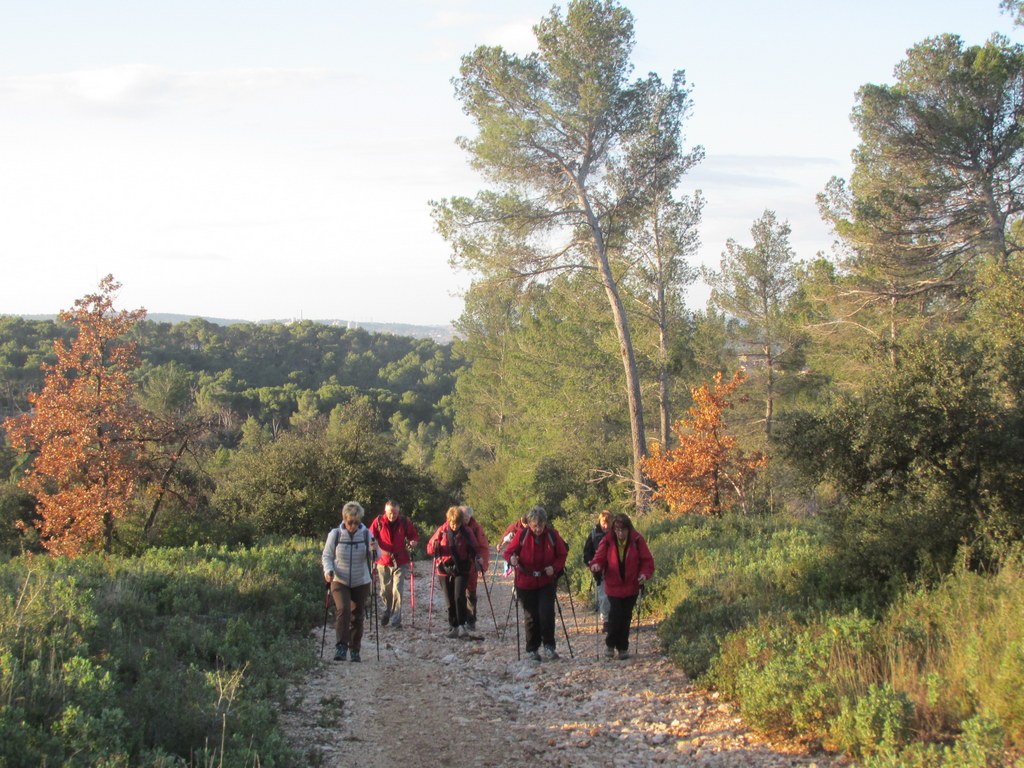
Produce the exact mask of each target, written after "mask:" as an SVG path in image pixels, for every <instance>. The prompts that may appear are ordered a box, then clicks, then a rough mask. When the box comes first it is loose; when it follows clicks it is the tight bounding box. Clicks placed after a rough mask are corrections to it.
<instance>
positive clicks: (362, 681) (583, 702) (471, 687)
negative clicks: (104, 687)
mask: <svg viewBox="0 0 1024 768" xmlns="http://www.w3.org/2000/svg"><path fill="white" fill-rule="evenodd" d="M429 570H430V564H429V562H427V561H420V562H418V563H417V564H416V578H415V585H416V608H415V612H414V614H413V615H409V608H408V604H407V606H406V616H405V626H403V627H402V628H401V629H392V628H390V627H381V628H380V635H379V637H380V661H377V652H376V646H375V643H374V629H373V625H372V624H371V625H370V626H369V628H368V632H367V633H366V637H364V639H363V649H362V658H363V662H362V663H360V664H353V663H351V662H334V661H331V658H332V656H333V647H334V635H333V629H332V628H331V627H328V630H327V646H326V648H325V650H324V657H325V658H324V661H322V662H321V663H320V665H319V667H318V669H317V670H316V671H315V672H314V674H313V675H312V676H311V677H310V679H309V680H307V681H306V682H305V683H304V684H303V685H301V686H298V687H296V688H294V689H293V690H292V691H291V694H290V697H289V702H290V705H289V706H288V708H287V711H285V712H283V713H282V721H283V725H284V728H285V732H286V733H287V735H288V738H289V740H290V741H291V742H292V743H293V744H294V745H295V746H296V747H297V748H299V749H300V750H301V751H302V753H303V754H304V755H305V756H306V764H307V765H310V766H324V767H325V768H349V767H350V766H353V765H358V766H360V768H395V766H419V765H430V766H463V765H465V766H475V767H480V766H523V765H531V764H541V765H545V766H566V768H568V766H583V767H586V766H601V767H603V766H609V767H610V766H615V768H622V767H623V766H630V767H632V766H661V765H666V766H695V767H696V766H702V767H704V768H718V767H720V768H725V767H726V766H730V767H731V766H750V767H756V768H769V767H776V766H808V767H809V766H818V768H823V767H824V766H831V765H839V764H840V763H839V761H837V760H836V759H835V758H833V757H831V756H828V755H808V754H807V753H806V752H805V751H803V750H801V749H800V748H799V747H798V746H796V745H793V744H786V743H778V742H770V741H768V740H766V739H764V738H763V737H760V736H758V735H756V734H753V733H750V732H749V731H748V730H747V729H746V728H745V727H744V726H743V724H742V723H741V722H740V720H739V718H737V717H736V716H735V714H734V712H733V710H732V709H731V707H729V706H728V705H726V704H723V703H720V702H719V701H717V700H716V698H715V697H714V696H710V695H708V694H705V693H702V692H700V691H697V690H695V689H694V688H693V687H692V686H691V685H690V682H689V680H688V679H687V678H686V676H685V675H684V674H683V673H682V672H681V671H679V670H678V669H677V668H675V667H674V666H672V665H671V664H670V663H669V661H668V660H667V659H666V658H665V657H664V656H662V655H661V653H660V652H659V651H658V649H657V647H656V637H655V633H654V627H653V625H651V624H646V625H641V627H640V632H639V643H638V646H639V647H638V648H637V647H636V645H637V643H636V642H635V641H636V637H637V636H636V633H635V632H634V634H633V635H631V637H630V643H631V645H633V647H632V648H631V650H634V651H637V650H638V651H639V652H638V653H636V654H635V655H634V656H633V657H632V658H630V659H627V660H625V661H607V660H605V659H604V658H603V650H604V648H603V635H599V634H596V633H595V623H594V612H593V609H592V608H591V607H589V606H582V605H579V604H578V601H577V604H576V605H575V611H576V619H577V620H578V622H579V631H577V630H576V627H575V624H574V621H573V613H572V609H571V606H570V603H569V600H568V596H567V595H566V594H565V593H564V592H560V593H559V600H560V605H561V609H562V616H563V618H564V619H565V624H566V627H567V628H568V636H569V641H570V642H571V644H572V650H573V654H574V656H570V653H569V648H568V645H567V643H566V638H565V634H564V633H563V631H562V627H561V624H559V626H558V651H559V654H561V658H560V659H557V660H555V661H550V662H543V663H536V662H531V661H527V660H525V659H524V660H517V658H516V632H515V629H516V628H515V615H516V614H515V611H514V610H512V611H511V617H512V619H511V621H510V622H509V625H508V628H507V632H506V636H505V639H504V640H501V639H499V638H498V636H497V635H498V633H497V632H496V631H495V627H494V624H495V622H494V621H492V618H491V612H490V609H489V607H488V605H487V598H486V596H485V594H484V591H483V587H482V585H481V588H480V591H479V598H480V599H479V603H480V605H479V611H480V621H479V623H478V625H477V633H478V634H479V635H482V636H483V640H481V641H478V642H474V641H471V640H462V639H458V640H449V639H447V638H445V637H444V632H445V631H447V625H446V617H447V612H446V609H445V607H444V596H443V595H442V594H440V591H439V590H438V589H436V588H435V590H434V609H433V618H432V621H431V627H430V631H429V632H428V631H427V617H428V611H427V606H428V602H429V597H430V577H429ZM491 578H492V579H493V580H492V581H490V590H491V602H492V604H493V606H494V613H495V615H496V618H497V624H498V626H499V627H504V624H505V618H506V616H508V615H509V607H510V605H511V604H512V603H511V579H506V578H504V577H501V576H498V575H496V574H492V577H491ZM407 603H408V599H407ZM332 619H333V614H332ZM557 620H558V615H557V612H556V621H557ZM414 623H415V626H413V624H414ZM314 636H315V638H314V639H315V644H316V652H317V653H319V648H320V628H317V630H316V631H315V633H314ZM524 655H525V654H524ZM453 726H454V727H453Z"/></svg>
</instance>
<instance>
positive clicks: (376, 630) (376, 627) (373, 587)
mask: <svg viewBox="0 0 1024 768" xmlns="http://www.w3.org/2000/svg"><path fill="white" fill-rule="evenodd" d="M370 598H371V600H372V601H373V640H374V642H375V643H376V644H377V661H380V622H379V621H378V613H377V581H376V579H374V578H373V577H372V576H371V577H370Z"/></svg>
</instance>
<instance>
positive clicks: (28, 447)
mask: <svg viewBox="0 0 1024 768" xmlns="http://www.w3.org/2000/svg"><path fill="white" fill-rule="evenodd" d="M120 287H121V286H120V284H119V283H117V282H115V281H114V278H113V276H112V275H108V276H107V277H105V278H103V280H102V281H101V282H100V290H99V293H95V294H90V295H88V296H85V297H84V298H82V299H79V300H78V301H76V302H75V307H74V309H72V310H70V311H65V312H62V313H61V315H60V319H61V320H62V321H63V322H66V323H69V324H71V325H74V326H75V327H76V328H77V329H78V333H77V336H76V337H75V339H74V341H72V342H71V344H70V346H68V345H66V344H64V343H63V342H61V341H59V340H58V341H57V342H55V343H54V352H55V353H56V355H57V362H56V364H55V365H52V366H43V368H44V370H45V371H46V378H45V381H44V383H43V388H42V390H41V391H40V392H39V393H37V394H35V395H32V396H30V402H31V404H32V406H33V410H32V411H31V412H29V413H27V414H24V415H22V416H18V417H15V418H11V419H8V420H7V421H6V422H5V423H4V425H3V426H4V428H5V429H6V431H7V434H8V436H9V438H10V441H11V444H12V445H13V446H14V447H15V448H16V449H18V450H21V451H25V452H31V453H34V454H35V458H34V461H33V463H32V467H31V469H30V470H29V471H28V472H27V473H26V474H25V476H24V477H22V479H21V481H20V482H19V485H21V487H22V488H24V489H25V490H27V491H28V492H29V493H31V494H32V495H33V496H35V498H36V502H37V512H38V514H39V522H38V523H37V525H38V527H39V531H40V538H41V540H42V543H43V545H44V546H45V547H46V548H47V549H48V550H49V551H50V552H52V553H54V554H61V555H70V556H74V555H77V554H79V553H81V552H83V551H88V550H91V549H96V548H98V547H99V546H100V545H101V544H102V545H103V546H104V548H105V549H107V550H108V551H109V549H110V545H111V543H112V541H113V532H114V523H115V521H116V520H118V519H119V518H121V517H123V516H124V515H125V513H126V512H127V511H128V509H129V504H130V502H131V499H132V496H133V494H134V492H135V489H136V487H137V485H138V484H139V481H140V480H141V477H142V472H143V469H142V467H143V464H142V462H141V461H140V454H141V450H142V441H143V437H142V436H143V434H144V430H146V428H147V425H148V420H147V417H146V416H145V414H144V412H143V411H142V410H141V409H139V408H138V407H137V406H136V405H135V402H134V399H133V395H134V386H133V384H132V381H131V378H130V372H131V371H132V370H133V369H135V368H136V367H137V366H138V358H137V356H136V351H135V345H134V344H133V343H129V342H127V341H126V340H125V335H126V334H127V333H128V332H129V331H130V330H131V329H132V327H133V326H134V325H135V323H136V322H138V321H139V320H140V319H142V318H143V317H145V314H146V311H145V310H144V309H138V310H135V311H133V312H123V311H122V312H114V310H113V294H114V293H115V292H116V291H117V289H118V288H120Z"/></svg>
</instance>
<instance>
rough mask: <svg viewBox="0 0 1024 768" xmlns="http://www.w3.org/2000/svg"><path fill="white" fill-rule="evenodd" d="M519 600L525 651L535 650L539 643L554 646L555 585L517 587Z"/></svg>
mask: <svg viewBox="0 0 1024 768" xmlns="http://www.w3.org/2000/svg"><path fill="white" fill-rule="evenodd" d="M516 593H517V594H518V595H519V602H520V604H521V605H522V606H523V613H524V614H526V617H525V619H524V621H523V624H524V627H525V628H526V652H527V653H529V652H530V651H536V650H537V649H538V648H540V647H541V645H542V644H543V645H548V646H551V647H552V648H554V647H555V585H554V584H548V585H547V586H546V587H541V588H540V589H517V590H516Z"/></svg>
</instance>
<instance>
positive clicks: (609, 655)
mask: <svg viewBox="0 0 1024 768" xmlns="http://www.w3.org/2000/svg"><path fill="white" fill-rule="evenodd" d="M604 657H605V658H606V659H614V658H615V649H614V648H605V649H604Z"/></svg>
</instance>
